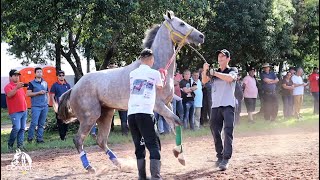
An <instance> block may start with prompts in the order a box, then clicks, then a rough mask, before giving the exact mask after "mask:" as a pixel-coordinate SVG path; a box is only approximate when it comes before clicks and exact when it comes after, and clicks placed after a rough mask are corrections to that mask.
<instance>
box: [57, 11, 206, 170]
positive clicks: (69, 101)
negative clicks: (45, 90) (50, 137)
mask: <svg viewBox="0 0 320 180" xmlns="http://www.w3.org/2000/svg"><path fill="white" fill-rule="evenodd" d="M164 19H165V21H164V22H163V23H162V24H161V25H159V26H156V27H154V28H152V29H151V30H149V31H147V33H146V37H145V39H144V40H143V47H144V48H150V49H152V50H153V53H154V59H155V63H154V65H153V67H152V68H153V69H157V70H158V69H162V70H164V71H166V72H167V73H166V74H165V77H166V78H165V86H164V87H163V88H162V89H161V90H157V92H156V93H157V95H156V104H155V107H154V111H155V112H157V113H159V114H160V115H162V116H163V117H164V119H165V120H166V121H168V123H169V124H170V126H171V128H173V127H174V125H175V123H176V124H180V119H179V117H178V116H176V115H175V114H174V113H173V112H172V110H171V105H170V102H171V100H172V97H173V93H174V85H173V76H174V69H175V67H174V66H175V56H176V53H175V49H174V48H175V44H176V43H178V44H179V46H180V48H181V47H182V46H183V45H184V44H186V43H193V44H196V45H198V44H201V43H203V42H204V35H203V34H202V33H201V32H199V31H198V30H196V29H195V28H193V27H192V26H190V25H189V24H187V23H186V22H184V21H182V20H181V19H179V18H177V17H175V16H174V14H173V12H171V11H169V12H167V14H166V15H164ZM140 64H141V62H140V60H139V59H138V60H136V61H134V62H133V63H131V64H130V65H128V66H125V67H121V68H116V69H108V70H102V71H97V72H91V73H88V74H86V75H84V76H83V77H82V78H81V79H80V80H79V81H78V82H77V83H76V84H75V85H74V87H73V88H72V89H71V90H69V91H67V92H66V93H64V94H63V95H62V97H61V100H60V102H59V109H58V114H59V117H60V118H61V119H62V120H63V121H64V122H66V123H68V122H71V121H72V120H74V119H75V118H76V119H78V120H79V122H80V127H79V130H78V133H77V134H76V136H75V137H74V140H73V141H74V144H75V146H76V148H77V150H78V152H79V153H80V155H81V160H82V163H83V166H84V168H86V169H87V170H89V171H95V170H94V168H93V167H92V166H91V165H90V163H89V161H88V160H87V158H86V154H85V152H84V149H83V142H84V139H85V137H86V136H87V135H88V134H89V132H90V130H91V128H92V127H93V125H94V124H95V123H96V122H97V124H98V128H99V132H98V136H97V143H98V145H99V146H100V147H101V148H102V149H103V150H104V151H105V152H106V153H107V154H108V155H109V158H110V160H112V162H113V163H114V164H115V165H117V166H120V164H119V162H118V160H117V158H116V156H115V155H114V154H113V153H112V151H111V150H110V149H109V148H108V146H107V141H108V136H109V132H110V126H111V121H112V116H113V114H114V111H115V109H118V110H127V109H128V101H129V95H130V80H129V73H130V72H131V71H132V70H134V69H136V68H138V67H139V65H140ZM164 71H163V72H164ZM180 153H181V152H180Z"/></svg>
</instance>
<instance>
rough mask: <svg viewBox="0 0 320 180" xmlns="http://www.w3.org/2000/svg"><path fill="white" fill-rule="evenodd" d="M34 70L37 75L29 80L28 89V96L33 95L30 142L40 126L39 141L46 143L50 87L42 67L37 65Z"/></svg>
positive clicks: (29, 132) (38, 131)
mask: <svg viewBox="0 0 320 180" xmlns="http://www.w3.org/2000/svg"><path fill="white" fill-rule="evenodd" d="M34 72H35V74H36V77H35V79H34V80H33V81H31V82H29V86H28V89H27V96H29V97H31V124H30V127H29V130H28V142H32V140H33V138H34V133H35V129H36V126H38V130H37V143H44V141H43V132H44V126H45V123H46V118H47V114H48V104H49V93H48V91H49V89H48V83H47V82H46V81H45V80H44V79H43V78H42V76H43V72H42V68H40V67H36V68H35V69H34Z"/></svg>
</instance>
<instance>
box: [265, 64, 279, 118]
mask: <svg viewBox="0 0 320 180" xmlns="http://www.w3.org/2000/svg"><path fill="white" fill-rule="evenodd" d="M270 67H271V66H270V65H269V63H264V64H263V66H262V68H263V71H262V73H261V81H262V94H263V95H262V97H263V102H264V105H263V106H264V108H263V116H264V119H265V120H267V121H275V120H276V118H277V115H278V106H279V105H278V97H277V94H276V85H277V83H278V82H279V79H278V78H277V76H276V74H275V73H274V72H272V71H270Z"/></svg>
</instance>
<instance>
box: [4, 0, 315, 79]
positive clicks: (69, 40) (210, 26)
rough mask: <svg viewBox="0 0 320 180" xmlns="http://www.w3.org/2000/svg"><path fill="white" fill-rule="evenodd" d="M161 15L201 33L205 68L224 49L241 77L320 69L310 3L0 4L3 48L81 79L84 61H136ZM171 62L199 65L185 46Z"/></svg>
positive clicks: (94, 0)
mask: <svg viewBox="0 0 320 180" xmlns="http://www.w3.org/2000/svg"><path fill="white" fill-rule="evenodd" d="M167 10H172V11H174V13H175V14H176V15H177V16H178V17H180V18H181V19H183V20H185V21H186V22H188V23H189V24H190V25H192V26H194V27H195V28H197V29H198V30H200V31H202V32H203V33H204V34H205V36H206V37H205V43H204V44H203V45H202V46H201V47H199V48H198V50H199V52H200V53H202V54H203V55H204V57H205V58H206V59H207V60H208V61H209V62H210V63H216V56H215V51H216V50H218V49H222V48H226V49H229V50H230V52H231V59H232V60H231V65H233V66H237V67H239V68H240V69H242V70H245V69H246V68H248V67H249V66H254V67H260V66H261V64H262V63H264V62H269V63H272V64H274V65H279V66H280V67H283V66H284V64H287V65H292V66H301V67H304V68H305V69H307V70H310V69H311V68H312V67H313V66H316V65H317V64H318V63H319V46H318V43H319V30H318V29H319V2H318V1H316V0H304V1H302V0H261V1H255V0H240V1H232V0H188V1H180V0H159V1H138V0H112V1H108V0H90V1H89V0H71V1H63V0H55V1H51V0H29V1H10V0H2V1H1V22H2V23H1V41H2V42H7V43H8V44H9V45H10V49H9V51H10V52H11V53H12V54H14V55H15V56H16V57H18V58H22V57H25V58H26V59H27V61H25V62H24V63H25V64H28V63H30V62H31V61H32V62H35V63H45V62H46V61H48V60H56V66H57V69H60V63H61V58H62V57H63V58H65V59H66V60H67V61H68V63H69V64H70V65H71V67H72V68H73V70H74V72H75V75H76V78H77V79H79V78H80V77H81V76H82V75H83V72H82V68H81V63H80V57H82V56H83V57H86V58H87V59H94V60H95V62H96V68H97V70H100V69H105V68H106V67H107V65H108V64H109V63H118V64H119V63H121V62H126V63H127V64H129V63H131V62H132V61H134V60H135V57H137V55H138V53H139V52H140V50H141V44H142V39H143V37H144V33H145V31H146V30H147V29H148V28H150V27H151V26H152V25H153V24H160V23H161V22H162V21H163V16H162V14H164V13H165V12H166V11H167ZM80 55H82V56H80ZM177 59H178V67H179V69H181V70H183V69H186V68H191V69H192V68H199V67H201V65H202V64H203V62H202V60H201V59H200V58H199V57H198V56H197V55H196V53H195V52H193V51H192V50H191V49H190V48H188V47H184V48H183V49H182V51H181V53H180V54H179V56H178V58H177Z"/></svg>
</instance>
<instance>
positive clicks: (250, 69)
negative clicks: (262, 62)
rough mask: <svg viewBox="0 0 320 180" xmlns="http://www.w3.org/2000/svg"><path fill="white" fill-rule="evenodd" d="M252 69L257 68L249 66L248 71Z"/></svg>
mask: <svg viewBox="0 0 320 180" xmlns="http://www.w3.org/2000/svg"><path fill="white" fill-rule="evenodd" d="M252 70H253V71H255V70H256V69H255V68H254V67H249V68H248V72H249V71H252Z"/></svg>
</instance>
